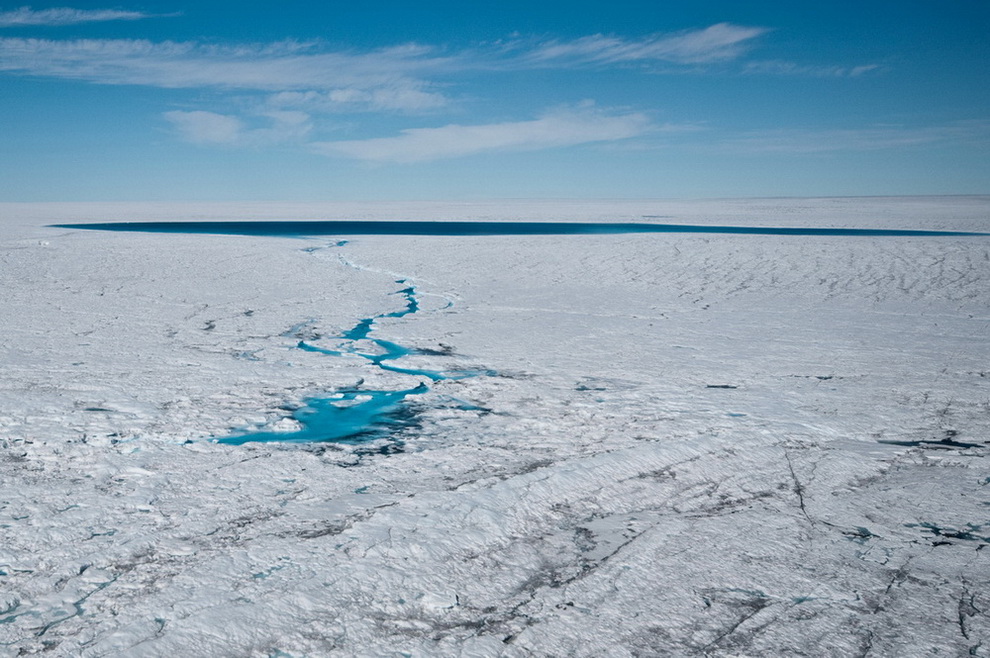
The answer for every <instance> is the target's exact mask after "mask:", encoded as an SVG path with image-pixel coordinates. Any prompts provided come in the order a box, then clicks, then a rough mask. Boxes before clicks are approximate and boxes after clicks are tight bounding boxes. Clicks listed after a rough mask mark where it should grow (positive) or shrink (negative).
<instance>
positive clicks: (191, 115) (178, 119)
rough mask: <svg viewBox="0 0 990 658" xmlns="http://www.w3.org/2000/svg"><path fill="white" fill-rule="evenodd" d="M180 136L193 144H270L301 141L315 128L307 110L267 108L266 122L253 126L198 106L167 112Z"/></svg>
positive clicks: (167, 116)
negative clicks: (305, 111) (202, 109)
mask: <svg viewBox="0 0 990 658" xmlns="http://www.w3.org/2000/svg"><path fill="white" fill-rule="evenodd" d="M164 117H165V119H166V120H167V121H168V122H169V123H171V124H172V126H173V127H174V128H175V130H176V132H177V133H178V134H179V136H180V137H181V138H182V139H183V140H185V141H187V142H191V143H193V144H204V145H225V146H270V145H273V144H279V143H283V142H290V141H301V140H303V139H305V138H306V136H307V135H308V134H309V132H310V130H312V122H311V121H310V117H309V115H308V114H306V113H304V112H289V111H285V112H267V113H265V114H264V115H262V116H261V117H260V118H261V119H262V120H265V121H267V124H268V125H266V126H263V127H250V126H249V125H248V123H247V122H246V121H245V120H244V119H241V118H238V117H235V116H231V115H227V114H217V113H215V112H204V111H201V110H196V111H192V112H186V111H182V110H174V111H171V112H165V114H164Z"/></svg>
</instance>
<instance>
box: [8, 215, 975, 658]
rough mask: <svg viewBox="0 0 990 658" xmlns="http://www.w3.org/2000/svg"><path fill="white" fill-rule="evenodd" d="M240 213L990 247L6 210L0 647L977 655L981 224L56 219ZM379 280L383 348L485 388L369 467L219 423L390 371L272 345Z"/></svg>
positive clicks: (719, 218) (277, 423) (332, 321)
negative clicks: (302, 226)
mask: <svg viewBox="0 0 990 658" xmlns="http://www.w3.org/2000/svg"><path fill="white" fill-rule="evenodd" d="M252 218H253V219H334V218H339V219H379V220H381V219H423V220H438V219H439V220H443V219H448V220H471V219H475V220H484V221H504V220H520V221H523V220H530V221H616V222H619V221H621V222H642V221H655V222H663V223H680V224H716V225H738V226H815V227H854V228H908V229H914V228H917V229H940V230H956V231H990V198H987V197H943V198H938V197H933V198H921V197H917V198H887V199H881V198H866V199H863V198H860V199H768V200H743V201H734V200H724V201H685V202H670V201H657V202H650V201H639V202H631V201H609V202H549V201H548V202H529V201H527V202H521V201H520V202H501V203H494V202H493V203H488V204H483V203H460V204H455V203H443V204H441V203H437V204H430V203H402V204H400V203H395V204H187V205H179V204H0V230H2V234H0V273H2V278H3V286H2V287H0V308H2V309H4V310H3V313H2V314H0V364H2V374H0V450H2V453H0V480H2V482H3V488H2V492H0V655H11V656H13V655H18V653H19V652H20V653H22V654H23V653H28V654H31V653H38V652H42V651H46V650H47V651H48V652H49V653H48V655H65V656H107V655H128V656H160V655H169V654H172V655H190V654H189V650H190V648H191V647H195V648H196V650H197V651H200V652H202V655H216V656H227V655H229V656H323V655H340V656H366V655H382V656H389V655H395V656H400V655H413V656H496V655H504V656H534V655H535V656H604V655H608V656H664V655H670V656H758V655H807V656H823V655H832V656H849V655H878V656H913V655H918V656H923V655H976V656H981V655H990V620H988V617H987V613H988V611H990V561H988V556H990V552H988V551H990V549H988V548H986V546H987V544H990V472H988V470H990V469H988V462H987V450H988V448H990V444H988V443H987V441H990V432H988V430H990V342H988V340H987V337H988V336H990V238H987V237H910V238H908V237H818V236H815V237H804V236H802V237H798V236H739V235H688V234H685V235H677V234H658V235H606V236H584V235H575V236H527V237H510V236H493V237H392V236H362V237H358V238H355V239H352V240H350V241H349V242H348V243H347V244H346V245H343V246H336V245H335V243H336V239H332V238H329V237H320V238H313V239H296V238H271V237H244V236H212V235H177V234H167V235H160V234H159V235H155V234H141V233H103V232H91V231H80V230H65V229H54V228H47V227H46V225H48V224H54V223H69V222H89V221H93V222H97V221H156V220H168V219H173V220H243V219H252ZM335 238H340V239H348V236H346V235H341V236H335ZM399 278H401V279H405V280H408V281H410V282H412V283H413V284H415V286H416V289H417V291H418V294H419V301H420V304H421V306H422V308H421V310H420V312H418V313H416V314H415V315H412V316H407V317H400V318H393V319H383V320H382V321H381V322H379V324H378V327H377V329H376V332H377V333H378V334H380V337H381V338H384V339H387V340H390V341H395V342H397V343H401V344H402V345H406V346H415V347H418V348H422V349H424V350H433V351H435V352H436V354H433V355H415V356H410V357H406V359H407V366H408V367H411V368H424V369H438V370H444V369H451V368H464V369H480V370H492V371H495V372H497V373H498V375H499V376H490V377H489V376H486V377H472V378H468V379H461V380H450V381H440V382H436V383H433V382H430V386H431V391H430V392H429V393H428V394H423V395H418V396H416V397H415V399H411V400H409V404H410V405H411V407H410V409H411V410H412V411H414V412H415V414H414V417H415V422H414V423H413V424H411V425H410V426H409V427H407V428H406V429H404V430H403V431H402V433H401V435H399V436H397V437H396V439H398V440H400V441H401V448H402V451H401V452H394V451H381V452H393V453H394V454H379V450H378V449H379V448H382V447H385V446H386V445H388V444H389V443H390V440H389V439H378V440H377V441H375V442H373V443H372V444H365V445H361V444H357V445H340V444H309V445H304V446H299V445H281V444H273V443H265V444H245V445H241V446H227V445H220V444H217V443H213V442H211V441H210V440H209V439H210V438H211V437H217V436H223V435H226V434H229V433H230V432H231V431H234V430H237V429H238V428H243V427H248V426H264V427H265V428H268V429H272V428H274V429H279V428H282V429H285V430H290V429H292V428H293V421H291V419H290V418H289V416H290V413H291V412H290V410H291V409H292V408H294V407H296V406H298V405H299V404H300V402H301V400H303V399H304V398H306V397H308V396H312V395H319V394H321V393H328V392H332V391H334V390H336V389H338V388H343V387H349V386H353V385H355V384H356V383H357V382H359V381H361V382H363V383H362V386H365V387H367V388H369V389H389V390H405V389H410V388H412V387H415V386H416V385H417V384H418V383H419V382H420V381H421V379H420V378H417V377H413V376H407V375H403V374H401V373H396V372H386V371H381V370H380V369H376V368H374V367H371V366H370V365H369V364H368V363H367V362H364V361H361V360H359V359H356V360H348V359H338V358H328V357H327V356H326V355H323V354H319V353H309V352H304V351H301V350H298V349H295V345H296V343H297V342H298V339H293V338H292V337H289V336H286V335H285V334H286V331H287V330H288V329H289V328H290V327H299V328H300V330H305V331H310V332H312V333H313V334H314V335H322V336H326V335H333V334H335V333H339V332H340V331H341V330H343V329H346V328H347V327H351V326H353V325H354V322H355V321H356V320H357V319H359V318H365V317H371V316H375V315H378V314H381V313H383V312H388V311H394V310H397V309H398V308H399V307H401V305H402V301H403V300H402V299H401V298H400V297H397V296H395V295H394V293H395V291H396V289H397V286H396V283H395V281H396V279H399ZM448 352H449V354H448ZM472 406H473V407H476V408H475V409H472V408H471V407H472Z"/></svg>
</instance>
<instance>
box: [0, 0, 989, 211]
mask: <svg viewBox="0 0 990 658" xmlns="http://www.w3.org/2000/svg"><path fill="white" fill-rule="evenodd" d="M988 27H990V3H987V2H984V1H982V0H974V1H969V2H967V1H959V2H950V3H935V2H931V1H913V0H907V1H902V2H870V1H868V0H867V1H864V2H856V3H852V2H829V3H801V2H793V1H790V2H784V1H780V2H759V1H753V2H738V1H737V0H726V1H722V2H714V1H710V2H706V1H704V0H698V1H695V2H687V1H685V2H663V1H661V0H653V1H651V2H647V1H645V0H643V1H641V2H627V1H624V0H612V1H608V2H598V1H595V2H590V1H584V2H582V1H578V0H572V1H571V2H558V1H557V0H544V1H541V2H532V0H530V2H526V3H523V2H516V1H514V0H502V1H498V2H496V1H492V2H477V3H468V2H463V1H461V2H441V1H433V2H431V1H428V0H426V1H423V2H416V3H414V2H396V1H390V2H373V1H369V2H366V3H350V2H348V3H344V2H337V1H327V2H320V3H316V2H314V3H276V2H257V3H244V2H233V1H226V0H225V1H211V0H201V1H200V2H196V3H192V2H188V0H185V1H183V0H176V1H174V2H165V1H159V0H154V1H148V2H139V3H134V4H109V3H99V2H76V3H73V4H71V5H41V4H35V5H30V6H20V5H0V126H2V130H0V201H77V200H78V201H86V200H148V201H171V200H174V201H187V200H218V201H221V200H246V201H250V200H273V201H277V200H286V201H290V200H291V201H321V200H378V199H381V200H402V199H451V200H459V199H474V198H485V199H490V198H691V197H733V196H825V195H894V194H981V193H988V192H990V185H988V181H990V65H988V62H990V38H987V29H988Z"/></svg>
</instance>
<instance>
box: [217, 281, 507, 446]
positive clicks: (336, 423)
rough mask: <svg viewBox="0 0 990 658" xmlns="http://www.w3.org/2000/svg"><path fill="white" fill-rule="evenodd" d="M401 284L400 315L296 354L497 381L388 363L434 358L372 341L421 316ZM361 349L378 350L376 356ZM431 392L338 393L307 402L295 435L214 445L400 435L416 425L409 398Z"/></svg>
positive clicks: (365, 323)
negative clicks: (390, 323) (391, 322)
mask: <svg viewBox="0 0 990 658" xmlns="http://www.w3.org/2000/svg"><path fill="white" fill-rule="evenodd" d="M396 283H397V284H400V285H402V286H404V287H403V288H401V289H400V290H398V291H397V292H395V293H393V294H395V295H400V296H402V297H403V298H404V301H405V304H404V306H403V308H402V309H401V310H398V311H391V312H388V313H381V314H379V315H375V316H373V317H370V318H363V319H361V320H359V321H358V322H357V324H355V325H354V326H353V327H351V328H350V329H348V330H346V331H344V332H342V333H341V334H340V335H339V336H336V337H334V339H332V341H331V342H335V344H334V347H333V348H329V347H322V346H319V345H315V344H313V343H312V342H308V341H306V340H300V341H299V342H298V343H297V344H296V348H298V349H300V350H303V351H305V352H314V353H317V354H323V355H326V356H331V357H355V358H360V359H364V360H365V361H367V362H369V363H371V364H372V365H374V366H376V367H378V368H380V369H382V370H387V371H389V372H395V373H400V374H403V375H413V376H416V377H422V378H424V379H428V380H430V381H431V382H439V381H443V380H445V379H464V378H466V377H474V376H477V375H494V374H495V373H494V372H492V371H489V370H455V371H439V370H424V369H418V368H402V367H400V366H397V365H394V364H392V363H390V362H391V361H396V360H398V359H401V358H403V357H406V356H410V355H417V354H430V353H431V352H428V351H423V350H418V349H416V348H410V347H404V346H402V345H399V344H398V343H393V342H392V341H388V340H383V339H380V338H372V337H371V333H372V332H373V331H374V329H375V323H376V322H377V321H378V320H381V319H383V318H403V317H405V316H407V315H412V314H413V313H417V312H419V300H418V299H417V298H416V289H415V287H413V286H411V285H408V284H407V282H406V280H405V279H399V280H397V281H396ZM304 324H306V323H301V324H300V325H296V326H295V327H292V328H290V329H289V330H288V331H287V332H286V333H285V334H283V335H292V334H294V333H296V331H298V330H299V329H301V327H302V326H303V325H304ZM363 348H374V349H373V351H371V350H368V349H363ZM429 390H430V387H429V386H428V385H427V384H426V383H420V384H419V385H418V386H416V387H414V388H410V389H405V390H400V391H376V390H366V389H361V388H359V387H352V388H345V389H340V390H338V391H336V392H335V393H333V394H332V395H329V396H327V397H311V398H307V399H305V400H303V403H304V406H303V407H300V408H299V409H296V410H295V411H294V412H293V414H292V418H294V419H295V420H296V421H298V422H299V424H300V425H301V428H300V429H299V430H296V431H295V432H272V431H267V430H260V431H244V432H242V433H239V434H235V435H232V436H226V437H221V438H217V439H215V441H217V442H218V443H226V444H231V445H241V444H244V443H249V442H256V441H262V442H265V441H280V442H288V443H309V442H337V443H360V442H363V441H369V440H373V439H376V438H381V437H384V436H387V435H389V434H391V433H392V432H394V431H395V430H397V429H401V428H403V427H407V426H409V425H410V424H411V423H412V414H411V413H410V412H409V410H408V408H407V406H406V405H405V404H404V402H405V401H406V398H407V397H409V396H411V395H422V394H423V393H426V392H428V391H429Z"/></svg>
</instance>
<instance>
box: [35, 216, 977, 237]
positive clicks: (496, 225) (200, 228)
mask: <svg viewBox="0 0 990 658" xmlns="http://www.w3.org/2000/svg"><path fill="white" fill-rule="evenodd" d="M53 226H54V227H56V228H72V229H90V230H97V231H142V232H146V233H209V234H221V235H259V236H260V235H264V236H299V237H302V236H318V235H435V236H482V235H585V234H597V235H606V234H621V233H728V234H738V235H818V236H875V237H898V236H901V237H912V236H913V237H939V236H963V235H966V236H990V233H973V232H965V231H928V230H914V229H872V228H870V229H867V228H793V227H768V226H693V225H688V224H648V223H630V222H625V223H595V222H435V221H406V220H403V221H377V220H375V221H373V220H319V221H296V220H287V221H260V222H241V221H228V222H196V221H192V222H106V223H100V224H54V225H53Z"/></svg>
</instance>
